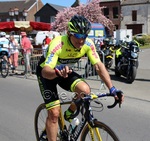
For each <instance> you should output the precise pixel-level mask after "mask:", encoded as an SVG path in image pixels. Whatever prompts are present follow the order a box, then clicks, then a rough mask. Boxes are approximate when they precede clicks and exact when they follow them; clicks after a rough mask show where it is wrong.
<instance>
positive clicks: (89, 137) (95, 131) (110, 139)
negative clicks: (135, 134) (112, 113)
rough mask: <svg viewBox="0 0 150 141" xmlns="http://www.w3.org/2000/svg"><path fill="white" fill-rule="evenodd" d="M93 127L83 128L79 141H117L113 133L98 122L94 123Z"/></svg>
mask: <svg viewBox="0 0 150 141" xmlns="http://www.w3.org/2000/svg"><path fill="white" fill-rule="evenodd" d="M94 125H95V126H94V127H93V128H91V127H90V126H89V125H88V124H87V125H86V126H85V127H84V129H83V131H82V134H81V141H93V140H94V141H119V138H118V137H117V135H116V134H115V133H114V131H113V130H112V129H111V128H110V127H108V126H107V125H106V124H104V123H102V122H100V121H94Z"/></svg>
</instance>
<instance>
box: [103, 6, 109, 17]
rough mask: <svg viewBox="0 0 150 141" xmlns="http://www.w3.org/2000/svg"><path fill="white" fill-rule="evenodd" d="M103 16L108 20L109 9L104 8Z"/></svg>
mask: <svg viewBox="0 0 150 141" xmlns="http://www.w3.org/2000/svg"><path fill="white" fill-rule="evenodd" d="M104 16H105V17H107V18H108V19H109V8H104Z"/></svg>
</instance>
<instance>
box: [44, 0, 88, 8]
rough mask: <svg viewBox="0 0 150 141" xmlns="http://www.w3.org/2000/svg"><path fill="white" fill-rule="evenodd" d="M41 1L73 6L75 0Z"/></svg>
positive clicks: (84, 0) (83, 2)
mask: <svg viewBox="0 0 150 141" xmlns="http://www.w3.org/2000/svg"><path fill="white" fill-rule="evenodd" d="M41 1H42V2H43V4H46V3H52V4H56V5H60V6H66V7H69V6H71V5H72V4H73V3H74V2H75V0H41ZM80 3H82V4H86V3H87V0H80Z"/></svg>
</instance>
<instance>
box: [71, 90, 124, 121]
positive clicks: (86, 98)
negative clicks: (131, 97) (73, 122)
mask: <svg viewBox="0 0 150 141" xmlns="http://www.w3.org/2000/svg"><path fill="white" fill-rule="evenodd" d="M122 96H123V92H122V91H118V92H117V98H114V103H113V104H112V105H108V106H107V108H108V109H111V108H114V107H115V106H116V105H117V104H119V108H121V98H122ZM102 97H114V95H111V94H110V93H100V94H97V95H96V94H91V95H84V97H82V98H80V99H76V100H75V103H76V105H78V106H77V111H76V112H75V113H74V114H73V115H71V117H70V118H71V119H73V118H74V117H76V116H77V115H78V114H79V111H80V106H79V105H81V104H82V103H83V102H86V101H89V100H94V99H98V98H102ZM95 102H96V103H97V104H99V103H98V102H97V101H95Z"/></svg>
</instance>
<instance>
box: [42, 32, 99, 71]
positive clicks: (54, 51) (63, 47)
mask: <svg viewBox="0 0 150 141" xmlns="http://www.w3.org/2000/svg"><path fill="white" fill-rule="evenodd" d="M85 55H87V56H88V58H89V59H90V61H91V63H92V64H93V65H94V64H96V63H97V62H99V61H100V58H99V55H98V53H97V52H96V48H95V45H94V43H93V41H92V40H91V39H89V38H86V40H85V44H84V45H83V47H82V48H81V49H80V50H79V49H77V48H75V47H73V46H72V44H71V43H70V41H69V39H68V36H67V35H65V36H57V37H56V38H54V39H53V40H52V41H51V43H50V44H49V47H48V51H47V54H46V59H45V61H44V62H43V63H41V65H40V66H41V67H42V68H43V67H44V66H49V67H50V68H55V67H56V65H59V64H67V65H68V66H70V65H73V64H74V63H76V62H78V60H79V59H80V58H81V57H83V56H85Z"/></svg>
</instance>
